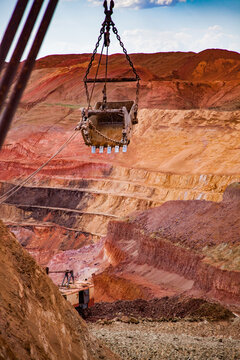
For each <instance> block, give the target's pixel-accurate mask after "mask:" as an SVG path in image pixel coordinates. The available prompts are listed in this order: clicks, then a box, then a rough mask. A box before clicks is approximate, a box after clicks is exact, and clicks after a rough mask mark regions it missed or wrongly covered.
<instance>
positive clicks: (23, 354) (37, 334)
mask: <svg viewBox="0 0 240 360" xmlns="http://www.w3.org/2000/svg"><path fill="white" fill-rule="evenodd" d="M0 249H1V251H0V263H1V267H0V282H1V286H0V359H1V360H6V359H11V360H13V359H14V360H15V359H17V360H28V359H34V360H48V359H49V360H60V359H63V360H77V359H79V360H80V359H81V360H94V359H106V360H107V359H111V360H116V359H118V356H117V355H114V354H113V353H112V352H111V351H110V350H108V349H107V348H105V347H104V346H103V345H101V344H99V342H98V341H97V340H96V339H95V338H93V336H92V335H90V334H89V331H88V328H87V325H86V323H85V322H84V321H83V320H82V319H81V318H80V316H79V315H78V313H77V312H76V310H75V309H74V308H73V307H72V306H71V305H70V303H68V302H67V301H66V300H65V299H64V298H63V297H62V296H61V294H60V292H59V290H58V289H57V287H56V286H55V285H54V284H53V282H52V281H51V279H50V278H49V277H48V276H47V275H46V274H45V272H44V270H43V269H42V268H41V267H39V266H38V265H37V264H36V262H35V261H34V259H33V258H32V257H31V256H30V255H29V254H28V253H27V251H26V250H24V249H23V248H22V247H21V245H20V244H19V243H18V241H17V240H16V239H15V237H14V236H13V234H11V233H10V232H9V231H8V230H7V228H6V227H5V226H4V225H3V223H2V222H0Z"/></svg>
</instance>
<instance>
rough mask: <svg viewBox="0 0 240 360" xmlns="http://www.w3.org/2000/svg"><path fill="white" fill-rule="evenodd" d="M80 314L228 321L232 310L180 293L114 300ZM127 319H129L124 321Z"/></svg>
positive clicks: (91, 318) (131, 319)
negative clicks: (159, 297)
mask: <svg viewBox="0 0 240 360" xmlns="http://www.w3.org/2000/svg"><path fill="white" fill-rule="evenodd" d="M83 317H84V318H85V319H86V320H87V321H91V322H94V321H97V320H99V319H105V320H110V319H114V318H115V319H116V318H117V319H122V318H123V319H124V318H125V320H124V321H125V322H136V320H134V319H137V321H139V319H153V320H161V321H170V320H171V321H177V319H183V318H189V319H191V321H194V320H196V321H198V320H204V319H205V320H210V321H217V320H228V319H230V318H233V317H234V315H233V313H232V312H231V311H229V310H228V309H226V308H224V307H223V306H222V305H219V304H216V303H209V302H207V301H206V300H204V299H197V298H189V297H183V296H172V297H168V296H166V297H163V298H161V299H153V300H149V301H146V300H142V299H137V300H133V301H116V302H114V303H97V304H95V305H94V306H93V307H91V308H89V309H86V310H85V312H84V314H83ZM127 319H129V321H128V320H127Z"/></svg>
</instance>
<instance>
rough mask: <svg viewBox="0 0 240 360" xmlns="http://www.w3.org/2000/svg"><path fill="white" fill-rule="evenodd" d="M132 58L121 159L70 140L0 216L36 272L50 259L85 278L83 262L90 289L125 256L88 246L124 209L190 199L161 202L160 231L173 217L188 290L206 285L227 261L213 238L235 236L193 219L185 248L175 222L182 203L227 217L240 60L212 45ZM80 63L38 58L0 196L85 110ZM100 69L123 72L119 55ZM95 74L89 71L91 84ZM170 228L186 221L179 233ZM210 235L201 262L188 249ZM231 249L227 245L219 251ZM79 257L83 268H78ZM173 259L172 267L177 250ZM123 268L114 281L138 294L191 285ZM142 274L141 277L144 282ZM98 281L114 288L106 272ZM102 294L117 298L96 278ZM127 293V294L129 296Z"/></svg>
mask: <svg viewBox="0 0 240 360" xmlns="http://www.w3.org/2000/svg"><path fill="white" fill-rule="evenodd" d="M131 59H132V61H133V63H134V65H135V67H136V69H137V71H138V72H139V75H140V77H141V89H140V104H139V113H138V118H139V123H138V125H136V126H135V127H134V131H133V137H132V139H131V142H130V145H129V146H128V151H127V153H120V154H115V153H114V152H112V153H111V154H110V155H108V154H106V153H104V154H91V152H90V148H88V147H86V146H85V145H84V143H83V140H82V138H81V135H80V134H79V135H78V136H77V137H76V138H74V140H73V141H72V142H71V143H70V144H69V145H68V146H67V147H66V148H65V149H64V150H63V151H62V152H61V153H60V154H58V155H57V156H56V158H54V160H52V161H51V162H50V163H49V164H48V165H47V166H46V167H44V168H43V169H42V170H41V172H39V173H38V174H37V176H36V177H34V178H33V179H32V180H31V181H30V182H29V183H28V184H26V185H27V188H26V187H23V188H22V189H21V190H19V192H18V193H16V194H15V195H14V196H12V197H10V198H8V199H7V200H6V201H5V204H2V205H0V216H1V218H2V219H4V221H5V222H6V224H8V225H9V226H10V227H11V229H12V230H13V231H14V232H15V234H16V235H17V237H18V238H19V240H20V241H21V242H23V243H24V244H25V246H26V247H27V248H28V249H29V251H31V253H32V254H33V255H34V256H35V257H36V259H37V260H38V261H39V262H40V263H41V264H43V265H46V264H47V263H49V262H51V266H53V267H54V266H56V268H60V266H63V267H64V268H65V267H68V266H70V265H71V266H73V267H74V266H75V267H76V269H78V270H76V271H78V272H79V274H81V276H83V274H85V273H86V274H87V273H91V271H90V272H88V269H89V266H90V265H91V266H92V267H93V268H94V269H95V270H96V272H97V274H96V277H95V281H96V282H98V284H100V283H101V281H102V280H101V275H100V274H99V273H100V272H101V271H102V270H103V269H105V267H106V266H108V265H109V263H112V264H113V265H114V266H115V265H117V263H118V261H120V259H121V262H122V261H123V259H122V257H123V258H125V256H126V251H125V248H124V244H123V245H122V248H121V247H120V246H116V244H115V242H114V241H108V242H107V243H106V246H105V248H103V247H102V248H101V249H98V251H99V252H97V251H95V250H93V249H92V248H91V246H92V245H93V244H94V243H95V242H98V241H99V239H100V238H101V237H102V236H105V235H106V234H107V226H108V223H109V221H110V220H114V221H119V220H120V221H122V218H123V217H126V216H128V215H129V214H130V213H134V212H135V211H144V210H147V209H151V208H155V207H158V206H160V205H161V204H163V203H165V202H167V201H170V200H182V201H183V200H195V201H194V202H189V204H188V205H186V206H185V205H183V203H182V202H180V203H179V202H176V203H173V204H174V206H173V205H172V203H169V204H165V205H164V206H166V207H165V208H164V207H160V209H168V207H169V211H171V213H172V218H171V221H172V222H171V224H170V225H169V226H170V227H172V226H173V223H174V219H175V218H176V217H179V221H180V223H179V226H178V227H177V228H176V231H177V232H176V234H175V235H176V238H178V237H179V239H181V236H183V235H182V234H185V235H184V236H185V237H186V238H187V240H186V243H185V244H183V250H182V252H183V253H182V256H183V258H185V257H186V259H188V258H189V259H193V258H194V259H195V260H194V264H195V262H196V264H198V263H199V264H201V269H202V270H201V271H200V270H199V273H198V274H199V279H201V281H200V280H199V282H200V283H201V284H203V283H205V284H206V283H208V280H207V279H208V278H206V279H204V277H205V275H206V274H207V273H208V272H206V271H205V270H206V269H207V266H210V267H211V269H212V263H213V262H214V261H215V260H214V259H215V256H216V254H218V255H219V254H220V253H221V256H222V257H223V263H225V262H226V264H227V266H229V264H230V262H231V261H230V258H229V259H228V258H226V256H225V255H226V254H225V252H224V247H223V248H221V246H223V245H222V240H221V241H220V242H219V243H218V242H217V240H216V239H217V238H218V235H219V234H221V235H224V238H225V235H226V238H228V236H229V237H230V234H232V231H235V230H234V229H235V228H234V224H233V223H231V221H230V220H229V223H226V226H225V228H224V229H223V231H222V230H221V231H220V230H219V227H218V225H217V224H218V223H217V222H216V223H215V221H214V219H213V222H212V223H210V224H209V225H208V226H205V222H204V221H205V220H204V221H203V222H202V223H201V222H200V223H199V225H198V228H194V229H195V231H194V232H195V237H194V236H193V237H192V238H191V239H192V240H191V241H192V243H191V244H194V246H192V245H191V246H190V248H188V247H189V243H188V241H189V237H188V235H187V234H188V233H187V232H186V231H187V229H188V230H189V233H190V232H191V231H190V230H191V227H192V226H195V225H192V222H191V221H189V223H188V224H186V223H184V221H183V220H184V219H182V218H181V217H180V214H181V211H182V210H181V209H183V208H184V209H185V210H186V209H187V206H188V212H189V213H190V214H192V213H194V212H195V211H198V206H200V205H199V204H202V201H201V202H199V201H197V200H207V201H211V202H212V201H214V202H218V204H217V205H216V204H213V203H210V202H209V203H207V204H208V205H206V204H205V208H204V209H205V210H204V211H206V212H209V214H210V215H211V216H212V215H213V213H215V212H216V211H217V210H216V209H218V210H219V209H221V208H224V209H225V212H226V214H228V212H232V211H235V210H234V209H233V208H232V207H231V206H230V207H224V206H225V205H224V204H223V203H220V202H221V200H222V194H223V192H224V190H225V188H226V187H227V186H228V185H229V184H231V183H233V182H238V181H239V177H240V173H239V166H240V160H239V159H240V156H239V155H240V153H239V151H240V148H239V142H240V136H239V129H240V123H239V118H240V78H239V69H240V54H238V53H235V52H230V51H225V50H216V49H211V50H205V51H202V52H200V53H198V54H195V53H193V52H188V53H181V52H177V53H174V52H172V53H156V54H133V55H131ZM89 60H90V55H89V54H82V55H61V56H60V55H53V56H48V57H45V58H43V59H40V60H38V61H37V63H36V66H35V70H34V71H33V73H32V76H31V79H30V82H29V84H28V87H27V89H26V91H25V93H24V96H23V98H22V102H21V105H20V107H19V109H18V112H17V114H16V116H15V119H14V123H13V125H12V128H11V131H10V132H9V134H8V136H7V138H6V141H5V144H4V146H3V148H2V150H1V152H0V179H1V184H0V191H1V194H3V193H4V192H6V191H7V190H9V189H10V187H11V186H13V184H16V183H18V182H19V181H21V180H22V179H24V178H26V177H27V176H28V175H30V174H31V173H32V172H33V171H35V170H36V169H37V168H38V167H39V166H41V165H42V164H43V163H44V162H45V161H47V160H48V159H49V158H50V156H52V155H53V154H54V153H55V152H56V151H57V150H58V149H59V147H60V146H61V145H62V144H63V143H64V142H65V141H66V140H67V139H68V137H69V136H70V135H71V133H72V131H73V129H74V128H75V126H76V125H77V123H78V122H79V120H80V111H79V108H80V107H82V106H86V97H85V92H84V86H83V83H82V79H83V76H84V74H85V71H86V68H87V65H88V62H89ZM97 60H98V57H97V59H96V61H95V62H94V63H93V72H92V73H91V74H90V77H92V76H93V75H94V71H95V70H96V67H97ZM109 61H110V62H109V64H110V67H109V76H114V77H116V76H119V75H122V76H131V75H132V74H131V72H130V71H129V69H128V67H127V63H126V61H125V58H124V56H123V55H119V54H116V55H112V56H110V60H109ZM103 71H104V70H103V69H100V76H101V74H103ZM134 86H135V84H134V83H129V84H128V85H127V86H126V85H125V84H124V85H122V84H120V83H117V85H114V84H109V86H108V88H107V90H108V95H109V97H108V99H109V100H123V99H135V87H134ZM101 91H102V89H101V87H100V85H99V84H98V85H96V89H95V91H94V93H93V101H92V104H93V105H94V103H95V102H96V101H98V100H101V99H102V93H101ZM215 205H216V206H217V207H216V208H215V207H214V206H215ZM172 206H173V207H172ZM201 206H202V205H201ZM185 210H184V211H185ZM156 211H157V212H158V211H160V212H161V211H164V210H156ZM219 211H220V210H219ZM134 216H135V215H134ZM224 217H225V213H224V214H223V215H222V218H224ZM210 218H211V217H210ZM180 219H181V220H180ZM194 219H195V218H193V221H195V220H196V219H195V220H194ZM199 219H200V215H199ZM204 219H205V218H204ZM211 219H212V218H211ZM176 220H177V219H176ZM152 221H153V220H152ZM169 221H170V220H169ZM237 221H238V220H237V218H236V222H237ZM149 223H151V221H150V222H149ZM123 224H124V227H125V226H128V225H126V224H125V222H123ZM181 224H185V225H182V226H183V228H182V229H181ZM194 224H195V223H194ZM184 226H185V227H184ZM114 231H115V230H114ZM119 231H120V230H119ZM134 231H135V230H134ZM210 232H211V234H213V235H214V236H213V239H212V241H213V243H214V246H213V245H211V246H212V247H211V249H207V250H206V251H209V254H210V255H209V257H208V260H209V261H208V263H207V264H206V263H205V262H204V264H205V265H203V261H202V256H204V259H206V254H205V253H204V255H203V254H202V253H201V255H199V254H198V253H197V255H194V251H195V250H196V249H198V248H204V246H205V243H204V241H203V240H204V239H205V238H206V236H207V233H210ZM234 234H235V233H234ZM200 235H201V236H200ZM109 236H110V235H109V234H108V237H109ZM151 236H153V235H151ZM151 236H150V239H151ZM171 238H172V237H171ZM164 239H165V238H164ZM221 239H222V238H221ZM134 241H135V240H134ZM164 241H165V240H164ZM237 243H238V240H236V243H234V244H233V243H231V245H229V244H228V245H227V246H235V245H236V244H237ZM89 244H90V245H91V246H90V247H89V248H87V247H88V246H89ZM163 244H165V243H164V242H163ZM118 245H119V244H118ZM155 245H156V244H155V243H153V241H152V240H151V241H150V240H146V243H145V245H144V242H143V243H142V246H143V248H144V251H145V252H146V253H147V249H148V247H149V251H150V249H152V248H154V246H155ZM129 246H130V245H129ZM218 246H219V248H218ZM214 247H216V248H217V250H216V249H215V248H214ZM175 248H176V246H175V245H174V244H172V245H171V249H174V251H175V250H176V249H175ZM81 249H82V254H81ZM177 250H179V249H178V248H177ZM228 250H229V251H232V252H234V251H235V249H233V248H231V249H230V248H229V249H228ZM228 250H227V252H228ZM68 251H72V253H68ZM179 251H180V250H179ZM116 254H118V255H116ZM183 254H184V255H183ZM81 256H82V257H84V256H86V258H87V259H88V260H87V261H86V263H81V265H79V266H77V263H78V262H80V258H81ZM91 256H92V257H91ZM118 256H119V259H118ZM146 256H147V255H146ZM156 256H157V255H156ZM169 256H171V255H170V253H169ZM174 256H175V257H174V259H175V260H176V264H177V262H178V261H179V268H181V265H180V260H179V253H177V252H176V254H175V255H174ZM70 258H71V259H70ZM96 259H97V260H96ZM114 259H115V260H114ZM117 259H118V260H117ZM149 259H151V258H149ZM149 261H150V260H149ZM166 261H167V260H166ZM191 261H192V260H191ZM95 263H99V264H98V265H94V264H95ZM61 264H62V265H61ZM133 264H134V265H131V266H132V267H131V266H130V265H128V270H126V269H125V268H124V267H123V269H122V270H121V271H122V274H121V281H120V280H119V284H120V283H121V284H122V285H121V286H122V288H123V287H124V286H126V288H129V283H134V286H136V291H135V292H136V293H138V292H139V293H141V294H142V295H141V296H142V297H153V296H156V294H157V296H162V295H164V294H169V295H171V294H173V293H176V292H177V293H179V292H183V291H190V289H192V288H193V283H194V284H195V285H196V283H197V281H196V278H194V277H191V276H192V275H191V276H190V275H189V276H190V277H189V278H188V277H185V272H181V271H178V270H176V269H177V267H176V269H175V270H174V272H171V271H172V270H171V271H169V269H166V268H164V266H162V267H157V268H154V269H153V268H152V267H151V265H150V264H147V263H146V264H145V265H143V264H138V265H137V266H138V269H137V272H138V273H137V274H134V273H132V271H135V270H134V266H136V262H135V261H134V262H133ZM196 264H195V265H194V266H195V267H197V265H196ZM234 264H235V263H234ZM199 266H200V265H199ZM204 266H205V268H204ZM221 266H222V265H221ZM234 266H235V265H234ZM198 269H200V267H199V268H198ZM204 269H205V270H204ZM234 269H236V268H234ZM230 270H231V271H235V270H233V269H229V271H230ZM116 271H117V272H118V275H117V274H114V273H113V275H112V276H115V279H116V276H119V271H120V270H119V269H117V270H116ZM219 271H220V270H219ZM221 271H225V270H221ZM237 271H239V270H237ZM147 272H148V276H147V277H144V276H145V275H144V274H146V273H147ZM210 272H211V271H210ZM109 274H110V275H109ZM219 274H220V275H219V280H214V281H215V283H216V282H218V283H219V284H220V282H221V281H222V280H221V281H220V279H225V275H222V273H221V272H219ZM224 274H225V273H224ZM143 275H144V276H143ZM102 276H103V277H104V279H107V278H109V283H113V281H112V280H111V279H110V277H111V272H110V273H109V271H108V270H106V272H104V274H103V275H102ZM214 276H215V275H214ZM214 276H213V277H214ZM155 278H161V279H163V282H162V283H161V284H158V283H156V282H155V280H154V281H153V279H155ZM209 281H210V282H209V284H213V283H214V281H212V282H211V280H209ZM224 281H225V280H224ZM234 281H235V280H234ZM115 282H116V281H115ZM225 282H227V280H226V281H225ZM177 284H178V286H176V285H177ZM195 285H194V286H195ZM102 286H103V287H102V289H100V288H99V293H98V294H99V295H98V296H99V300H101V299H104V297H105V298H108V300H113V299H114V298H117V296H119V298H123V296H124V294H125V293H126V292H125V291H122V290H121V291H120V290H119V291H118V290H117V288H116V289H115V290H114V291H115V295H114V296H113V295H112V294H109V291H108V290H107V288H108V285H107V281H105V285H103V281H102ZM121 286H120V285H119V289H120V288H121ZM204 286H205V285H204ZM204 286H203V285H202V287H201V289H205V290H204V291H208V290H207V287H208V286H207V285H206V286H205V287H204ZM214 286H215V285H213V287H214ZM219 286H220V285H219ZM221 286H223V288H224V286H225V285H221ZM229 286H230V285H229ZM105 288H106V290H104V289H105ZM137 288H138V290H137ZM143 289H144V290H143ZM146 289H147V290H146ZM176 289H177V290H176ZM201 291H202V290H201ZM226 291H227V290H226V287H225V288H224V292H225V293H226ZM230 293H231V294H232V290H231V291H230ZM117 294H118V295H117ZM218 295H219V292H218ZM129 296H130V298H134V294H133V293H131V295H129ZM231 296H232V295H231ZM231 296H230V297H231Z"/></svg>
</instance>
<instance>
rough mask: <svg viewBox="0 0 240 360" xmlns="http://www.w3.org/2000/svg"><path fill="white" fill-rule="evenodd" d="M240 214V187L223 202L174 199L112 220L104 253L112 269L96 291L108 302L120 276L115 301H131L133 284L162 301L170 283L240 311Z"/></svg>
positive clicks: (232, 189) (176, 289)
mask: <svg viewBox="0 0 240 360" xmlns="http://www.w3.org/2000/svg"><path fill="white" fill-rule="evenodd" d="M239 216H240V214H239V183H238V184H235V186H230V187H229V188H227V190H226V192H225V193H224V199H223V201H222V202H220V203H214V202H207V201H196V200H195V201H194V200H192V201H170V202H166V203H165V204H163V205H162V206H160V207H156V208H154V209H149V210H147V211H144V212H140V213H137V214H135V215H134V214H132V215H130V216H129V217H128V218H127V219H126V220H125V221H121V222H120V221H118V222H117V221H111V222H110V223H109V226H108V234H107V237H106V243H105V250H106V253H107V255H108V257H109V260H110V262H111V264H112V265H113V266H112V267H110V268H109V269H108V270H107V271H105V272H103V273H102V274H98V275H96V276H95V277H94V281H95V283H96V287H97V288H98V287H99V288H100V289H101V295H102V297H103V298H104V296H106V299H108V296H112V294H113V293H112V292H111V287H110V286H109V283H110V279H111V276H112V277H113V278H118V277H119V278H120V279H121V281H120V280H118V288H119V293H118V294H117V288H116V287H115V288H114V290H115V293H114V294H115V296H116V297H115V298H124V297H123V296H125V298H126V299H131V298H130V297H129V294H128V291H127V289H128V288H131V282H133V283H134V285H135V286H136V284H138V285H139V286H141V288H142V291H143V292H145V294H146V292H147V293H148V296H158V297H159V291H161V287H163V288H164V286H166V283H167V287H168V288H170V289H172V290H173V291H174V292H175V293H180V292H184V291H188V292H192V291H193V290H194V289H198V290H200V293H201V292H202V294H206V295H207V296H208V297H210V298H217V299H220V300H221V301H223V302H226V303H232V304H233V305H235V306H238V308H239V307H240V247H239V226H240V224H239ZM124 280H125V282H124ZM121 285H122V286H121ZM142 297H143V298H144V296H142ZM145 298H146V295H145Z"/></svg>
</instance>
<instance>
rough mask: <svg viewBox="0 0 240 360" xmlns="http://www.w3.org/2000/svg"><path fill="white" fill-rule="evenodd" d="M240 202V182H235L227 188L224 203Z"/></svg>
mask: <svg viewBox="0 0 240 360" xmlns="http://www.w3.org/2000/svg"><path fill="white" fill-rule="evenodd" d="M232 201H234V202H236V201H237V202H240V182H234V183H232V184H230V185H228V186H227V188H226V189H225V191H224V193H223V202H232Z"/></svg>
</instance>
